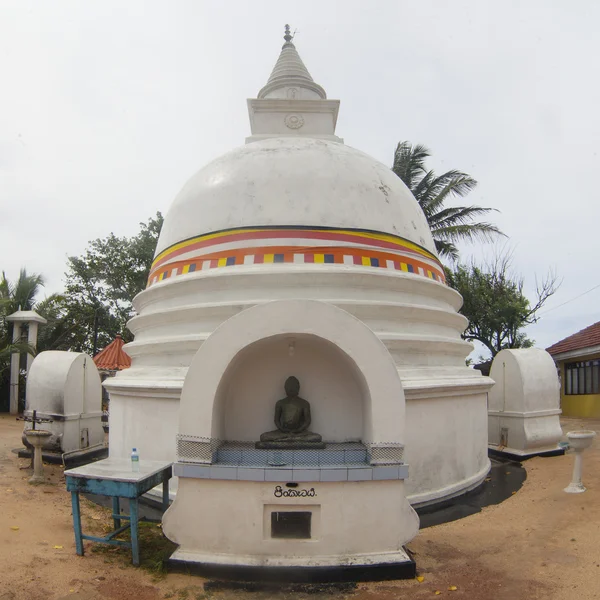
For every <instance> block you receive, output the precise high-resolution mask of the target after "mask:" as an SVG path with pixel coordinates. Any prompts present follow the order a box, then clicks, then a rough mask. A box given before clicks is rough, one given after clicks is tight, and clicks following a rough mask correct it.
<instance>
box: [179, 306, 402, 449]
mask: <svg viewBox="0 0 600 600" xmlns="http://www.w3.org/2000/svg"><path fill="white" fill-rule="evenodd" d="M292 341H293V342H294V357H298V358H299V362H298V363H297V369H296V372H294V369H293V368H290V369H285V370H284V366H285V362H286V361H287V359H288V358H294V357H289V344H290V343H291V342H292ZM296 353H298V354H296ZM311 353H312V354H313V356H312V358H311V357H310V354H311ZM277 354H279V357H278V358H277V359H275V358H274V357H275V356H276V355H277ZM268 357H271V358H273V360H276V364H275V365H274V367H273V368H272V369H271V368H269V367H268V366H265V364H266V362H267V358H268ZM261 358H262V361H263V362H262V363H261ZM292 363H293V361H292ZM259 365H260V366H259ZM328 367H329V371H328V370H327V368H328ZM279 368H281V372H279V371H278V369H279ZM253 369H254V372H253ZM298 369H300V371H298ZM253 374H254V377H252V375H253ZM292 374H294V375H296V376H297V377H298V378H299V379H300V382H301V385H302V386H303V387H302V389H301V392H300V394H301V396H303V397H304V398H306V399H307V400H309V402H311V406H314V412H315V415H314V420H313V424H314V426H311V429H313V430H314V431H317V432H318V433H321V432H320V431H318V429H317V427H318V423H319V419H322V425H323V426H327V428H328V431H329V432H331V435H333V436H335V437H336V438H337V439H336V440H335V441H337V440H342V439H343V438H344V437H347V438H355V437H357V436H358V435H360V437H361V438H362V441H364V442H372V443H388V442H393V443H402V441H403V437H404V411H405V401H404V392H403V389H402V383H401V381H400V378H399V376H398V372H397V370H396V366H395V364H394V362H393V359H392V357H391V356H390V354H389V352H388V351H387V349H386V348H385V346H384V345H383V344H382V342H381V341H380V340H379V339H378V338H377V336H376V335H375V334H374V333H373V332H372V331H371V330H370V329H369V328H368V327H367V326H366V325H365V324H364V323H362V322H361V321H359V320H358V319H356V318H355V317H353V316H352V315H350V314H349V313H347V312H346V311H344V310H342V309H340V308H337V307H335V306H333V305H331V304H327V303H325V302H319V301H314V300H281V301H274V302H269V303H266V304H261V305H257V306H254V307H252V308H249V309H247V310H245V311H243V312H241V313H238V314H237V315H235V316H233V317H231V318H230V319H228V320H227V321H225V322H224V323H223V324H222V325H221V326H220V327H218V328H217V329H216V330H215V331H214V332H213V333H212V334H211V335H210V336H209V337H208V339H207V340H206V341H205V342H204V344H203V345H202V346H201V347H200V349H199V350H198V352H197V353H196V355H195V356H194V358H193V359H192V362H191V365H190V368H189V370H188V373H187V376H186V378H185V382H184V385H183V390H182V394H181V405H180V424H179V433H180V434H183V435H186V436H197V437H202V438H216V439H227V438H229V439H235V438H238V439H239V437H240V436H241V435H242V428H241V426H240V425H239V423H238V422H237V421H235V420H232V421H228V411H229V413H231V411H232V410H236V409H239V407H240V406H241V403H243V402H253V403H254V405H255V406H256V410H257V411H258V412H257V414H255V415H253V418H252V419H253V420H251V421H249V422H248V430H247V432H246V433H245V434H244V438H243V439H257V437H256V436H257V435H260V431H259V430H260V429H261V428H264V429H263V431H264V430H266V429H273V428H274V426H273V424H272V417H271V418H270V419H269V420H267V413H268V409H269V407H270V410H271V411H272V410H273V407H274V403H275V401H276V400H277V399H278V398H280V397H283V395H284V394H283V393H282V391H283V390H282V385H283V382H284V381H285V378H286V377H287V376H288V375H292ZM253 379H254V386H255V387H256V395H253V394H250V393H248V390H247V389H244V386H245V385H249V384H251V383H250V382H252V380H253ZM303 379H304V382H303ZM319 385H321V388H322V389H321V390H319ZM241 393H243V397H240V396H239V394H241ZM236 394H238V396H237V397H236ZM340 394H341V395H343V396H344V398H340V397H339V395H340ZM267 395H268V398H267V397H266V396H267ZM315 401H319V402H320V405H319V406H317V405H315ZM344 402H347V414H344V410H343V409H342V407H343V403H344ZM359 403H360V407H359V406H358V404H359ZM324 408H326V409H327V417H325V413H323V415H322V416H319V411H320V409H324ZM248 412H252V411H251V410H248ZM271 414H272V413H271ZM338 415H339V418H340V419H342V420H344V421H343V423H342V424H341V425H339V426H337V429H336V428H335V427H334V426H333V424H327V419H335V418H338ZM358 415H360V416H358ZM228 428H229V431H228ZM328 431H324V432H323V435H324V438H325V439H327V437H328V436H327V433H328ZM327 441H334V440H329V439H327Z"/></svg>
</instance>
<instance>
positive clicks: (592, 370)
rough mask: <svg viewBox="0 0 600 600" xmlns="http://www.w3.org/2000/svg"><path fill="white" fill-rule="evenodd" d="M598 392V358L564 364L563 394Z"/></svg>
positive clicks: (599, 384) (599, 387)
mask: <svg viewBox="0 0 600 600" xmlns="http://www.w3.org/2000/svg"><path fill="white" fill-rule="evenodd" d="M580 394H600V359H596V360H586V361H583V362H575V363H566V364H565V395H566V396H574V395H580Z"/></svg>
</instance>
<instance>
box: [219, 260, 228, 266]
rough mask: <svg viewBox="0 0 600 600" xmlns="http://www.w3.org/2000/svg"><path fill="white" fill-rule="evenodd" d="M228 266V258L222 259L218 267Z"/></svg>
mask: <svg viewBox="0 0 600 600" xmlns="http://www.w3.org/2000/svg"><path fill="white" fill-rule="evenodd" d="M226 264H227V259H226V258H220V259H219V261H218V262H217V266H218V267H224V266H225V265H226Z"/></svg>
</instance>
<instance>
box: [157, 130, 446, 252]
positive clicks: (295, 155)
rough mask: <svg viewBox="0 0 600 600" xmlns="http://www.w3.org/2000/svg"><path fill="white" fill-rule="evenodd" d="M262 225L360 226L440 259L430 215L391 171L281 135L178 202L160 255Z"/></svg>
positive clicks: (188, 189) (207, 177)
mask: <svg viewBox="0 0 600 600" xmlns="http://www.w3.org/2000/svg"><path fill="white" fill-rule="evenodd" d="M257 225H318V226H330V227H361V228H363V229H371V230H375V231H381V232H387V233H392V234H395V235H399V236H401V237H404V238H406V239H408V240H410V241H413V242H415V243H417V244H419V245H421V246H423V247H424V248H426V249H428V250H429V251H430V252H433V253H434V254H436V250H435V244H434V243H433V238H432V236H431V232H430V230H429V226H428V224H427V220H426V218H425V215H424V214H423V211H422V210H421V208H420V207H419V205H418V203H417V201H416V200H415V199H414V197H413V196H412V194H411V193H410V191H409V190H408V188H407V187H406V186H405V185H404V183H403V182H402V180H401V179H400V178H399V177H398V176H396V175H395V174H394V173H393V172H392V171H391V170H390V169H389V167H388V166H386V165H384V164H383V163H380V162H378V161H376V160H375V159H373V158H372V157H370V156H368V155H367V154H364V153H363V152H360V151H359V150H355V149H354V148H350V147H348V146H345V145H343V144H338V143H336V142H329V141H325V140H318V139H314V138H291V137H281V138H273V139H269V140H264V141H261V142H254V143H252V144H249V145H246V146H242V147H240V148H236V149H235V150H232V151H231V152H229V153H227V154H225V155H223V156H221V157H220V158H217V159H216V160H214V161H212V162H211V163H209V164H208V165H206V166H205V167H204V168H203V169H201V170H200V171H198V173H196V175H194V176H193V177H192V178H191V179H190V180H189V181H188V183H187V184H186V185H185V186H184V188H183V189H182V190H181V192H180V193H179V195H178V196H177V197H176V198H175V201H174V202H173V204H172V206H171V208H170V209H169V212H168V213H167V215H166V217H165V221H164V224H163V227H162V231H161V233H160V238H159V240H158V245H157V249H156V253H157V254H159V253H160V252H162V251H163V250H165V249H166V248H168V247H169V246H171V245H172V244H175V243H177V242H180V241H182V240H185V239H188V238H190V237H193V236H198V235H201V234H203V233H209V232H212V231H220V230H222V229H228V228H231V227H244V226H257Z"/></svg>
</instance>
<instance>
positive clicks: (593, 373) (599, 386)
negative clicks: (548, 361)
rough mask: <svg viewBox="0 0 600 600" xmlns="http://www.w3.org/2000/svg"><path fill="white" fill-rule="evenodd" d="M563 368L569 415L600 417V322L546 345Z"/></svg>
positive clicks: (563, 397) (564, 397)
mask: <svg viewBox="0 0 600 600" xmlns="http://www.w3.org/2000/svg"><path fill="white" fill-rule="evenodd" d="M546 350H547V351H548V352H549V353H550V354H551V355H552V358H553V359H554V361H555V362H556V365H557V366H558V368H559V370H560V378H561V391H560V396H561V407H562V412H563V415H565V416H567V417H600V321H599V322H598V323H594V324H593V325H590V326H589V327H586V328H585V329H582V330H581V331H578V332H577V333H574V334H573V335H570V336H569V337H566V338H565V339H564V340H560V342H557V343H556V344H554V345H552V346H550V347H549V348H546Z"/></svg>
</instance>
